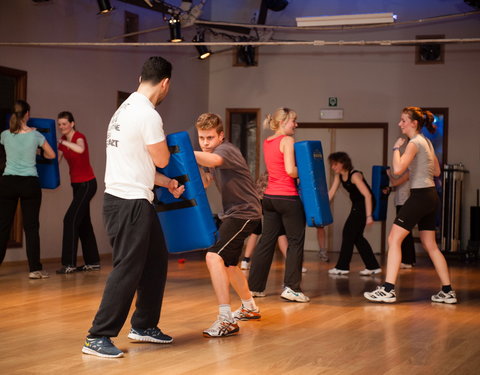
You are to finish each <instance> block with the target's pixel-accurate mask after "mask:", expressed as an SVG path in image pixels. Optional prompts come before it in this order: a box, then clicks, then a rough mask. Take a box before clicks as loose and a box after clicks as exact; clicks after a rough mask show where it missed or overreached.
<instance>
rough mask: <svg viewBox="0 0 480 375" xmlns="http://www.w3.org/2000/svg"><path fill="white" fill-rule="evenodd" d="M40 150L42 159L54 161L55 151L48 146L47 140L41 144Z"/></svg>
mask: <svg viewBox="0 0 480 375" xmlns="http://www.w3.org/2000/svg"><path fill="white" fill-rule="evenodd" d="M42 149H43V157H44V158H45V159H55V151H53V148H52V147H51V146H50V144H49V143H48V142H47V140H45V142H43V145H42Z"/></svg>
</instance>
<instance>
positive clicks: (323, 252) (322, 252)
mask: <svg viewBox="0 0 480 375" xmlns="http://www.w3.org/2000/svg"><path fill="white" fill-rule="evenodd" d="M318 257H319V258H320V261H321V262H328V261H329V260H330V259H328V253H327V251H326V250H320V251H319V252H318Z"/></svg>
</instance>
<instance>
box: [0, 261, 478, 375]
mask: <svg viewBox="0 0 480 375" xmlns="http://www.w3.org/2000/svg"><path fill="white" fill-rule="evenodd" d="M201 255H202V254H198V253H197V254H193V255H192V254H191V255H189V256H188V257H187V260H186V262H185V263H184V264H180V263H179V262H178V259H177V258H178V257H173V256H172V258H171V260H170V269H169V274H168V282H167V289H166V296H165V300H164V308H163V311H162V318H161V322H160V328H161V329H162V330H163V331H164V332H166V333H168V334H169V335H172V336H173V337H174V339H175V341H174V343H173V344H171V345H155V344H138V343H131V342H130V341H129V340H128V338H127V337H126V335H127V333H128V329H129V328H130V326H129V323H128V322H127V323H126V324H125V326H124V328H123V329H122V331H121V333H120V335H119V337H118V338H116V339H114V341H115V344H116V345H117V346H118V347H119V348H120V349H121V350H123V351H125V357H124V358H121V359H102V358H97V357H93V356H88V355H82V354H81V348H82V344H83V340H84V337H85V335H86V331H87V329H88V328H89V327H90V323H91V321H92V319H93V316H94V314H95V312H96V310H97V307H98V304H99V301H100V298H101V295H102V291H103V287H104V284H105V279H106V277H107V275H108V273H109V271H110V270H111V263H110V261H109V260H108V258H106V259H105V260H104V262H103V269H102V270H101V271H100V272H90V273H78V274H73V275H62V276H60V275H55V274H54V270H55V269H56V268H57V267H58V264H57V263H49V262H45V264H44V266H45V268H46V269H47V271H49V272H51V273H52V275H51V278H50V279H45V280H29V279H28V278H27V272H26V269H27V266H26V265H25V264H24V263H20V264H19V263H11V264H8V263H7V264H4V265H2V266H1V267H0V288H1V290H0V318H1V319H0V338H1V344H0V374H8V375H10V374H12V375H13V374H22V375H28V374H68V375H75V374H96V373H99V374H109V375H110V374H112V375H113V374H142V375H143V374H169V375H170V374H245V375H247V374H301V375H308V374H408V375H412V374H456V375H459V374H461V375H464V374H479V373H480V269H479V265H478V264H473V265H465V264H464V263H461V262H458V261H457V262H455V261H454V262H450V263H451V273H452V278H453V285H454V287H455V289H456V291H457V295H458V298H459V304H457V305H441V304H432V303H431V302H430V295H431V294H432V293H433V292H436V291H437V289H438V287H439V281H438V279H437V277H436V275H435V273H434V270H433V268H432V266H431V265H430V262H429V261H428V259H426V258H420V259H419V264H418V266H417V267H416V268H415V269H413V270H402V271H401V273H400V278H399V282H398V286H397V295H398V297H399V302H397V303H396V304H393V305H377V304H372V303H369V302H366V301H365V300H364V299H363V297H362V293H363V291H365V290H370V289H373V288H374V287H375V286H376V285H377V283H379V282H380V281H381V278H377V277H375V278H373V277H361V276H359V275H358V273H357V272H356V271H358V270H360V269H361V264H360V260H359V258H357V256H354V261H353V263H352V270H353V272H352V273H351V275H350V276H338V277H330V276H328V275H327V272H326V271H327V269H328V268H329V267H332V266H333V264H332V263H330V264H326V263H320V262H319V261H318V259H317V256H316V254H315V253H306V262H305V266H306V267H307V268H308V272H307V273H306V274H304V281H303V289H304V291H305V294H307V295H308V296H310V298H311V302H310V303H308V304H298V303H291V302H284V301H282V300H281V299H280V298H279V295H280V293H281V285H282V270H283V267H282V265H281V261H280V260H279V259H275V264H274V267H273V269H272V272H271V274H270V278H269V283H268V286H267V293H268V296H267V297H266V298H261V299H257V300H256V301H257V302H258V304H259V307H260V308H261V311H262V315H263V316H262V319H261V321H255V322H241V323H240V333H239V335H237V336H234V337H227V338H221V339H207V338H204V337H203V336H202V334H201V333H202V330H203V329H205V328H207V327H208V326H209V325H210V324H211V323H212V322H213V320H214V319H215V317H216V314H217V307H216V301H215V298H214V295H213V291H212V287H211V285H210V281H209V278H208V274H207V269H206V266H205V263H204V261H203V258H202V256H201ZM336 256H337V255H336V254H331V257H334V258H336ZM238 304H239V301H238V298H237V297H235V298H233V301H232V307H233V308H236V307H237V305H238Z"/></svg>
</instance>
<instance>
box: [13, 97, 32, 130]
mask: <svg viewBox="0 0 480 375" xmlns="http://www.w3.org/2000/svg"><path fill="white" fill-rule="evenodd" d="M27 112H30V105H29V104H28V103H27V102H26V101H24V100H17V101H16V102H15V104H14V106H13V113H12V116H11V117H10V133H18V132H19V131H20V129H21V128H22V122H23V121H24V118H25V116H26V114H27Z"/></svg>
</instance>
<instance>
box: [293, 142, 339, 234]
mask: <svg viewBox="0 0 480 375" xmlns="http://www.w3.org/2000/svg"><path fill="white" fill-rule="evenodd" d="M294 148H295V159H296V162H297V168H298V177H299V179H300V185H299V191H300V198H301V199H302V202H303V207H304V209H305V217H306V220H307V225H308V226H309V227H318V226H325V225H328V224H331V223H333V218H332V212H331V211H330V203H329V201H328V189H327V180H326V178H325V165H324V161H323V150H322V143H321V142H320V141H302V142H296V143H295V145H294Z"/></svg>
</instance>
